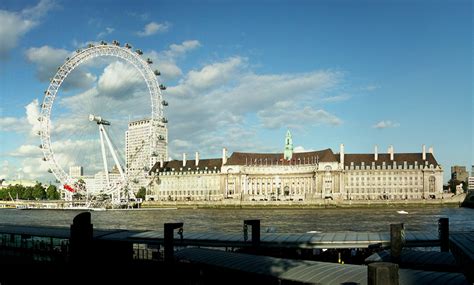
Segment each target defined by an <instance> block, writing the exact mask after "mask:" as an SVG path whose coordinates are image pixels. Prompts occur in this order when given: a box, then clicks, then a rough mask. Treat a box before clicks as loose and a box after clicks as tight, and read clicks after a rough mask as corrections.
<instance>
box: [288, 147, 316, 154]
mask: <svg viewBox="0 0 474 285" xmlns="http://www.w3.org/2000/svg"><path fill="white" fill-rule="evenodd" d="M309 151H314V149H312V148H310V149H306V148H304V147H303V146H300V145H299V146H296V147H295V148H294V149H293V152H294V153H299V152H309Z"/></svg>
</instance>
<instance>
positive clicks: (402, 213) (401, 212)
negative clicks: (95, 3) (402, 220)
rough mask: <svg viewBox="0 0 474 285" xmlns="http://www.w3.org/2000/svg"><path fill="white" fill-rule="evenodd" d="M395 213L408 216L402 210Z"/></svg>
mask: <svg viewBox="0 0 474 285" xmlns="http://www.w3.org/2000/svg"><path fill="white" fill-rule="evenodd" d="M397 213H399V214H401V215H406V214H408V212H407V211H403V210H402V211H397Z"/></svg>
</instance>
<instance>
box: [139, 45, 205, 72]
mask: <svg viewBox="0 0 474 285" xmlns="http://www.w3.org/2000/svg"><path fill="white" fill-rule="evenodd" d="M200 46H201V44H200V43H199V41H197V40H188V41H184V42H182V43H180V44H171V45H170V46H169V48H168V49H167V50H165V51H163V52H155V51H152V52H150V53H147V54H146V56H148V57H150V58H152V59H153V61H154V62H155V63H156V65H157V66H158V68H159V70H160V71H161V77H162V78H164V79H167V80H173V79H176V78H178V77H180V76H181V75H183V71H182V70H181V68H179V67H178V65H177V61H178V60H180V59H182V58H184V57H185V55H186V54H187V53H188V52H190V51H192V50H194V49H196V48H198V47H200Z"/></svg>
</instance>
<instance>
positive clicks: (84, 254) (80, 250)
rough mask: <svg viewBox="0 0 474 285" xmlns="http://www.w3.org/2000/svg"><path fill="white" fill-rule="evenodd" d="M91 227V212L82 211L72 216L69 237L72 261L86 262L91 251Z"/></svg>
mask: <svg viewBox="0 0 474 285" xmlns="http://www.w3.org/2000/svg"><path fill="white" fill-rule="evenodd" d="M92 237H93V227H92V223H91V213H90V212H83V213H80V214H78V215H77V216H76V217H74V219H73V221H72V225H71V233H70V237H69V244H70V258H71V262H72V263H77V264H86V263H83V262H87V261H88V259H89V258H90V254H91V253H92Z"/></svg>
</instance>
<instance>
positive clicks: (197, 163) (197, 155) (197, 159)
mask: <svg viewBox="0 0 474 285" xmlns="http://www.w3.org/2000/svg"><path fill="white" fill-rule="evenodd" d="M195 165H196V166H198V165H199V152H197V151H196V163H195Z"/></svg>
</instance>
